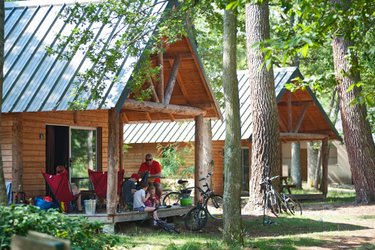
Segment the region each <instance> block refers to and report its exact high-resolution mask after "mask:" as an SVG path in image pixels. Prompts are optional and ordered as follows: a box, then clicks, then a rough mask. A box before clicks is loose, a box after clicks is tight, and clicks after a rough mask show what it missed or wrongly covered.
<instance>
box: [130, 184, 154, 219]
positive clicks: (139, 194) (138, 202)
mask: <svg viewBox="0 0 375 250" xmlns="http://www.w3.org/2000/svg"><path fill="white" fill-rule="evenodd" d="M147 188H148V183H144V182H142V183H141V189H139V190H138V191H136V192H135V193H134V201H133V210H136V211H139V212H153V213H152V215H153V216H152V217H153V218H154V220H155V221H156V220H159V217H158V214H157V212H156V211H155V210H156V208H155V206H152V207H148V206H146V205H145V202H146V201H147V200H148V198H150V193H147V194H146V190H147Z"/></svg>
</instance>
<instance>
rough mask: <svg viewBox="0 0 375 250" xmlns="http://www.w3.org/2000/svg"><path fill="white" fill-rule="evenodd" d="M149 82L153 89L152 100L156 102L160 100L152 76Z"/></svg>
mask: <svg viewBox="0 0 375 250" xmlns="http://www.w3.org/2000/svg"><path fill="white" fill-rule="evenodd" d="M148 83H149V88H150V89H151V95H152V100H153V101H154V102H160V100H159V97H158V94H157V93H156V90H155V86H154V82H153V81H152V79H151V77H150V78H149V79H148Z"/></svg>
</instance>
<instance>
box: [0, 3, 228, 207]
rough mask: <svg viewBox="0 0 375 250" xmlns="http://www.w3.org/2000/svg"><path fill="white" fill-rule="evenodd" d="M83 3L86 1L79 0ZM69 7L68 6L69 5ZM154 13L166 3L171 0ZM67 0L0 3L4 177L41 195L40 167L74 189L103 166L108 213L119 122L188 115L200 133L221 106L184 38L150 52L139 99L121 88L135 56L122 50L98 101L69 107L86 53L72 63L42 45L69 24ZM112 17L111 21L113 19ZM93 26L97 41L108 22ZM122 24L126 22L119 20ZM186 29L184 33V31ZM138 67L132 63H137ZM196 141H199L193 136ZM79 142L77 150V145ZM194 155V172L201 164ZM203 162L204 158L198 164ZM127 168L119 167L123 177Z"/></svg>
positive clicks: (119, 162) (86, 64) (119, 147)
mask: <svg viewBox="0 0 375 250" xmlns="http://www.w3.org/2000/svg"><path fill="white" fill-rule="evenodd" d="M79 2H80V3H81V4H85V3H87V2H88V1H86V2H85V1H79ZM73 4H74V3H73ZM163 4H165V6H161V7H160V6H158V8H159V11H162V10H163V9H165V8H171V5H170V3H169V4H168V5H167V4H166V3H165V2H164V3H163ZM70 6H72V1H67V4H65V2H64V1H56V0H53V1H52V0H51V1H43V3H40V1H22V2H7V3H6V4H5V36H4V37H5V52H4V57H5V66H4V91H3V110H2V123H1V128H2V130H1V150H2V151H1V153H2V159H3V164H4V172H5V179H6V180H7V181H11V182H12V186H13V191H19V190H22V191H24V192H25V193H26V196H27V197H34V196H43V195H46V192H47V188H46V183H45V181H44V179H43V177H42V174H41V173H42V172H47V173H50V174H54V173H55V167H56V166H57V165H59V164H63V165H66V166H68V167H69V174H70V179H71V181H72V182H75V183H77V184H78V186H79V188H80V189H81V190H85V189H89V188H90V184H89V179H88V175H87V169H88V168H90V169H94V170H103V171H104V170H107V171H108V190H110V191H109V192H110V193H107V209H108V210H107V212H108V214H113V213H115V207H116V203H115V199H116V198H115V196H116V189H115V187H116V182H117V178H116V173H117V170H118V169H122V168H124V164H123V162H124V155H123V138H122V135H123V124H124V123H129V122H133V123H138V122H156V121H160V120H162V121H165V120H168V121H179V120H181V119H183V120H190V121H194V120H195V121H196V122H197V126H196V127H197V132H198V134H199V133H200V132H201V130H204V128H203V126H202V121H203V118H209V119H218V118H220V117H221V114H220V109H219V108H218V105H217V103H216V100H215V98H214V96H213V93H212V90H211V87H210V84H209V82H208V80H207V77H206V75H205V73H204V70H203V67H202V63H201V61H200V58H199V56H198V54H197V50H196V45H195V44H194V39H192V37H191V36H190V35H187V36H185V37H182V38H181V39H180V40H179V41H176V42H174V43H173V44H169V45H168V46H166V47H165V51H164V52H163V53H160V54H158V55H152V56H151V61H152V64H153V66H155V67H156V66H162V71H161V72H160V75H159V79H160V80H150V81H148V82H147V83H145V85H144V88H150V89H151V90H153V95H152V97H150V98H149V99H146V100H144V101H143V102H140V101H137V100H136V99H133V97H134V94H133V93H132V92H131V90H130V89H129V88H128V83H129V81H131V74H132V72H133V70H134V68H136V66H133V64H132V63H133V62H138V63H139V60H140V58H139V57H132V56H126V55H124V57H123V61H122V65H123V66H122V67H123V68H122V69H121V71H120V72H119V74H118V75H117V76H118V78H119V79H120V81H119V82H116V84H113V83H112V82H110V81H109V82H108V84H107V86H106V89H105V94H104V96H103V97H102V99H101V100H100V101H99V102H95V103H91V104H90V105H89V107H88V109H87V110H84V111H71V110H69V102H71V101H72V100H74V99H75V98H80V97H77V96H74V95H72V89H73V88H74V84H73V83H74V82H75V81H77V79H78V78H77V77H78V73H79V72H84V71H85V70H87V69H88V68H90V67H91V65H92V63H90V61H89V59H88V57H87V55H86V52H87V51H85V50H83V51H79V52H77V54H75V55H74V56H73V58H72V59H71V60H68V61H66V60H65V61H61V60H59V59H58V58H57V56H56V55H49V54H47V51H46V47H47V46H53V45H54V44H56V42H57V35H58V34H65V35H66V34H69V33H70V32H71V30H72V28H73V25H74V24H71V23H65V22H64V20H63V19H61V18H60V17H59V14H60V13H61V12H63V11H64V10H65V9H67V8H69V7H70ZM113 21H116V18H114V19H113ZM101 25H102V24H99V23H93V24H91V27H92V28H93V29H94V30H95V32H102V33H96V39H101V38H103V37H108V34H109V33H111V32H112V31H113V30H112V29H113V28H114V27H116V26H111V24H106V25H107V26H106V27H105V28H104V29H97V27H101ZM122 25H125V27H126V24H122ZM126 32H131V30H126ZM187 32H188V34H190V33H189V30H187ZM136 65H137V64H136ZM196 141H197V142H199V138H198V139H196ZM83 147H84V148H83ZM202 155H203V154H202V153H200V154H197V156H196V158H195V160H196V161H197V164H196V166H198V167H197V171H198V170H199V165H200V164H201V163H202V162H203V160H202ZM202 164H203V163H202ZM131 173H132V170H128V169H126V168H125V176H130V174H131Z"/></svg>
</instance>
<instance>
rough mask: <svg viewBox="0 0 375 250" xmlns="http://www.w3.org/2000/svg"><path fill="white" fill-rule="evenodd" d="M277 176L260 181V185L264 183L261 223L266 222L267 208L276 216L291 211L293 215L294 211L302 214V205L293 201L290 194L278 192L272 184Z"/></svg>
mask: <svg viewBox="0 0 375 250" xmlns="http://www.w3.org/2000/svg"><path fill="white" fill-rule="evenodd" d="M278 177H279V176H274V177H271V178H270V177H266V178H265V179H264V180H263V181H261V182H260V185H265V188H264V201H263V202H264V203H263V204H264V207H263V224H269V223H267V222H268V220H266V215H267V209H270V210H271V212H272V213H273V214H274V215H275V216H276V217H278V215H279V214H280V213H282V212H286V213H291V214H292V215H295V214H296V213H297V214H298V213H299V214H300V215H302V206H301V204H300V203H299V202H298V201H294V200H293V199H292V198H291V197H290V195H287V194H285V193H284V192H282V193H280V194H279V193H278V192H276V190H275V189H274V187H273V185H272V181H273V180H274V179H276V178H278Z"/></svg>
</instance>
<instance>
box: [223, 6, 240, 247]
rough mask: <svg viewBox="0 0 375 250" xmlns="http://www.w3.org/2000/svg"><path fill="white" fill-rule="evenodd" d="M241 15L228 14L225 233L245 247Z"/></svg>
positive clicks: (224, 235) (229, 12)
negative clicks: (239, 72) (239, 69)
mask: <svg viewBox="0 0 375 250" xmlns="http://www.w3.org/2000/svg"><path fill="white" fill-rule="evenodd" d="M236 46H237V14H236V11H235V10H233V9H229V10H225V11H224V54H223V87H224V99H225V116H226V117H225V120H226V135H225V146H224V176H225V182H224V213H223V214H224V234H223V238H224V241H225V242H226V243H227V244H243V238H242V218H241V181H239V180H242V171H241V170H242V166H241V124H240V120H241V119H240V110H239V97H238V80H237V63H236V54H237V52H236V51H237V49H236Z"/></svg>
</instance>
